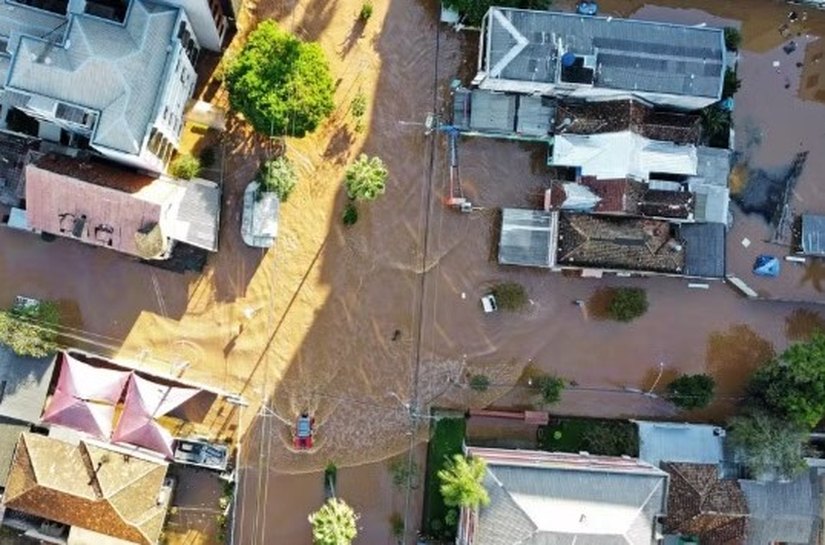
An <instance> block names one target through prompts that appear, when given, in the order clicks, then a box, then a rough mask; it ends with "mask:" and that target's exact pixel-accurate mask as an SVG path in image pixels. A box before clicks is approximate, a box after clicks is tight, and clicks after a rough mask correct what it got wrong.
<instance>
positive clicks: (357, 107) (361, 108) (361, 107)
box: [350, 90, 367, 119]
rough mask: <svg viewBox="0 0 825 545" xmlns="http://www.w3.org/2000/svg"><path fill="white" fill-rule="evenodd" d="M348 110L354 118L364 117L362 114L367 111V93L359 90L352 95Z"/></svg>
mask: <svg viewBox="0 0 825 545" xmlns="http://www.w3.org/2000/svg"><path fill="white" fill-rule="evenodd" d="M350 111H351V112H352V115H353V117H355V118H356V119H360V118H362V117H364V114H366V113H367V95H365V94H364V92H363V91H361V90H359V91H358V93H356V94H355V96H354V97H353V99H352V103H351V104H350Z"/></svg>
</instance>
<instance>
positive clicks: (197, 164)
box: [169, 153, 201, 180]
mask: <svg viewBox="0 0 825 545" xmlns="http://www.w3.org/2000/svg"><path fill="white" fill-rule="evenodd" d="M200 172H201V161H200V159H198V158H197V157H195V156H193V155H189V154H188V153H185V154H183V155H178V156H177V157H175V159H174V160H173V161H172V163H171V164H170V165H169V174H171V175H172V176H174V177H175V178H180V179H181V180H191V179H192V178H194V177H195V176H197V175H198V174H200Z"/></svg>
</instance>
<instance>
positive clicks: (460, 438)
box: [422, 418, 467, 539]
mask: <svg viewBox="0 0 825 545" xmlns="http://www.w3.org/2000/svg"><path fill="white" fill-rule="evenodd" d="M466 426H467V423H466V421H465V420H464V418H443V419H441V420H438V421H437V422H435V424H434V425H433V427H432V432H431V433H432V435H431V437H430V443H429V446H428V448H427V474H426V477H425V481H424V514H423V524H422V526H423V527H424V531H425V532H426V533H427V534H429V535H431V536H433V537H436V538H441V539H450V538H454V537H455V527H452V528H451V527H448V526H447V524H446V523H445V519H446V518H447V514H448V512H449V511H450V509H449V508H448V507H447V506H446V505H444V498H442V497H441V491H440V490H439V488H440V486H439V485H440V483H439V480H438V472H439V471H440V470H441V469H443V468H444V466H445V464H446V463H447V460H448V459H449V458H450V457H452V456H453V455H454V454H460V453H461V447H462V445H463V443H464V433H465V431H466Z"/></svg>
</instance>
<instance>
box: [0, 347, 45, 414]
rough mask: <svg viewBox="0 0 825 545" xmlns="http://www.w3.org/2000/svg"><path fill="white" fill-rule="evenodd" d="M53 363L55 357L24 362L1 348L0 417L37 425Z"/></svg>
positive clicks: (6, 349)
mask: <svg viewBox="0 0 825 545" xmlns="http://www.w3.org/2000/svg"><path fill="white" fill-rule="evenodd" d="M54 361H55V358H54V356H50V357H46V358H25V357H22V356H18V355H16V354H15V353H14V352H12V351H11V350H9V349H8V348H6V347H0V385H2V391H0V417H6V418H13V419H15V420H20V421H22V422H29V423H33V424H35V423H39V422H40V415H41V414H42V413H43V404H44V403H45V402H46V393H47V391H48V389H49V382H50V381H51V379H52V372H53V371H54Z"/></svg>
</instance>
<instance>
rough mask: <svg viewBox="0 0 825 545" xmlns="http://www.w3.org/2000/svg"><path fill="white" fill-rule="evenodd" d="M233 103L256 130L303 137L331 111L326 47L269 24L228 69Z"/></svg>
mask: <svg viewBox="0 0 825 545" xmlns="http://www.w3.org/2000/svg"><path fill="white" fill-rule="evenodd" d="M225 72H226V76H225V81H226V86H227V89H228V90H229V103H230V105H231V106H232V108H234V109H235V110H237V111H239V112H241V113H242V114H243V115H244V116H245V117H246V119H247V120H248V121H249V122H250V123H251V124H252V126H253V127H254V128H255V130H256V131H258V132H260V133H262V134H266V135H278V136H282V135H289V136H304V135H305V134H306V133H308V132H311V131H313V130H315V128H316V127H318V125H319V124H320V123H321V122H322V121H323V120H324V119H326V118H327V117H328V116H329V114H330V113H332V110H333V107H334V103H333V91H334V85H333V81H332V76H331V75H330V71H329V64H328V62H327V59H326V57H325V55H324V52H323V50H322V49H321V46H320V45H318V44H317V43H305V42H302V41H300V40H299V39H298V38H296V37H295V36H293V35H291V34H289V33H288V32H286V31H284V30H281V29H280V28H278V25H277V24H276V23H275V21H272V20H269V21H264V22H263V23H261V24H260V25H258V28H256V29H255V30H253V31H252V32H251V33H250V34H249V39H248V40H247V42H246V44H245V45H244V47H243V49H242V50H241V52H240V53H239V54H238V56H237V57H235V58H234V59H233V60H232V62H231V64H230V65H229V66H228V67H227V68H226V71H225Z"/></svg>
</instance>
